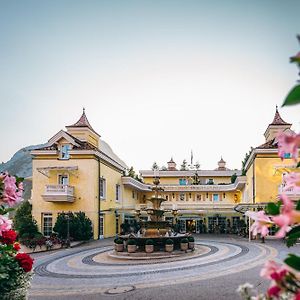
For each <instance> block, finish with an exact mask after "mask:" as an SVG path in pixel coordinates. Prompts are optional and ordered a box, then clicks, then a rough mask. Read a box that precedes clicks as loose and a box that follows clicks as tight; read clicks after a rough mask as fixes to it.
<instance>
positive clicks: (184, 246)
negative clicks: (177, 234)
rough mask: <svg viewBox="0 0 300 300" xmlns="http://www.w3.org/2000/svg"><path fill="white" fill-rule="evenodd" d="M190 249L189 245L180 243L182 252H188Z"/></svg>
mask: <svg viewBox="0 0 300 300" xmlns="http://www.w3.org/2000/svg"><path fill="white" fill-rule="evenodd" d="M188 248H189V243H180V250H182V251H186V250H187V249H188Z"/></svg>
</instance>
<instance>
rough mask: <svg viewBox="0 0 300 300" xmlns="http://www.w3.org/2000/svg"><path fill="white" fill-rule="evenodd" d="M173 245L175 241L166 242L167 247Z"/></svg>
mask: <svg viewBox="0 0 300 300" xmlns="http://www.w3.org/2000/svg"><path fill="white" fill-rule="evenodd" d="M173 244H174V242H173V240H171V239H167V240H166V245H173Z"/></svg>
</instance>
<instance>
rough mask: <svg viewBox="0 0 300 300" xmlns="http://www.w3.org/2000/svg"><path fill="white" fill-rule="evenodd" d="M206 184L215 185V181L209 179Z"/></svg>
mask: <svg viewBox="0 0 300 300" xmlns="http://www.w3.org/2000/svg"><path fill="white" fill-rule="evenodd" d="M206 184H214V180H213V179H212V178H209V179H208V180H207V182H206Z"/></svg>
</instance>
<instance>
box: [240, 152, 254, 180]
mask: <svg viewBox="0 0 300 300" xmlns="http://www.w3.org/2000/svg"><path fill="white" fill-rule="evenodd" d="M252 150H253V148H252V147H251V149H250V151H249V152H247V153H246V154H245V157H244V160H243V161H242V176H245V175H246V170H245V166H246V162H247V161H248V158H249V157H250V154H251V152H252Z"/></svg>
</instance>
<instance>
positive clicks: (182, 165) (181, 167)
mask: <svg viewBox="0 0 300 300" xmlns="http://www.w3.org/2000/svg"><path fill="white" fill-rule="evenodd" d="M186 170H187V162H186V160H185V159H184V160H183V162H182V164H181V166H180V171H186Z"/></svg>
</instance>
